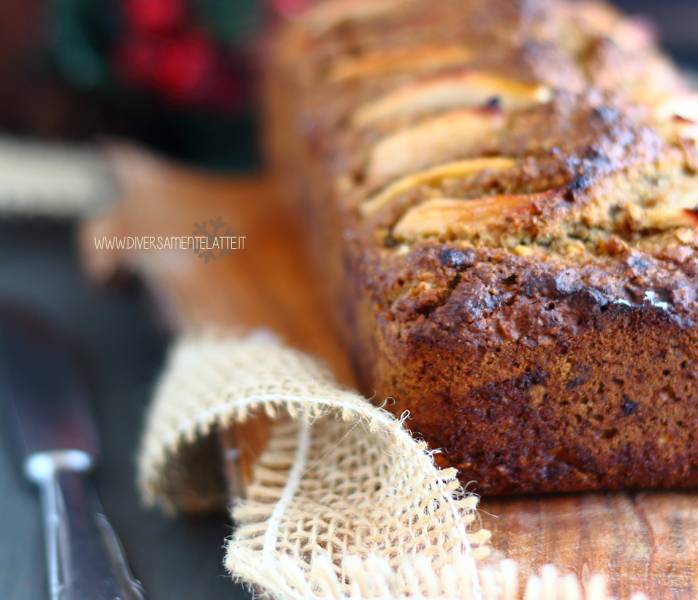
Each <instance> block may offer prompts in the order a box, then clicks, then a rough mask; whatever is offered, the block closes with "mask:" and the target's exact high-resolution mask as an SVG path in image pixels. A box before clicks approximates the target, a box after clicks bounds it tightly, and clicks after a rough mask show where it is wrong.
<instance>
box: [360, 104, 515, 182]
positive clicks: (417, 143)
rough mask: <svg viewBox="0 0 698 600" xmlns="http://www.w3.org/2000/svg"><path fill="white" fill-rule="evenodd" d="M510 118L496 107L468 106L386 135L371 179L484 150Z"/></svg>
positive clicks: (372, 163) (370, 164)
mask: <svg viewBox="0 0 698 600" xmlns="http://www.w3.org/2000/svg"><path fill="white" fill-rule="evenodd" d="M505 121H506V118H505V116H504V114H503V113H502V112H501V111H500V110H497V109H494V108H479V109H466V110H459V111H454V112H449V113H446V114H443V115H439V116H436V117H433V118H430V119H427V120H426V121H423V122H421V123H418V124H417V125H414V126H413V127H409V128H407V129H402V130H400V131H398V132H396V133H393V134H392V135H389V136H387V137H385V138H383V139H382V140H381V141H380V142H378V143H377V144H376V146H375V147H374V148H373V150H372V151H371V155H370V158H369V162H368V168H367V175H368V178H369V180H370V179H380V178H390V177H399V176H400V175H405V174H406V173H409V172H410V171H414V170H417V169H422V168H424V167H426V166H428V165H433V164H436V163H439V162H443V161H445V160H448V159H449V158H453V157H454V155H455V156H457V155H458V154H461V155H462V154H468V153H471V152H473V151H477V150H482V148H483V147H484V146H486V145H487V143H488V142H489V141H490V140H492V141H494V137H495V135H496V133H497V132H499V131H500V130H501V129H502V128H503V127H504V123H505Z"/></svg>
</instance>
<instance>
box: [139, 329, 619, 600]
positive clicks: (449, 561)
mask: <svg viewBox="0 0 698 600" xmlns="http://www.w3.org/2000/svg"><path fill="white" fill-rule="evenodd" d="M259 411H264V413H266V415H268V416H269V417H270V418H272V419H273V420H274V425H273V428H272V435H271V439H270V442H269V444H268V446H267V448H266V450H265V451H264V452H263V453H262V454H261V455H260V456H259V458H258V460H257V462H256V465H255V467H254V476H253V479H254V481H253V483H252V485H250V486H248V489H247V498H246V499H245V500H243V501H238V502H236V503H235V504H234V506H233V507H232V518H233V520H234V522H235V524H236V529H235V532H234V534H233V536H232V537H231V538H230V539H229V541H228V544H227V553H226V558H225V564H226V567H227V568H228V570H229V572H230V573H231V575H232V577H233V578H234V579H235V580H237V581H241V582H243V583H246V584H249V585H250V586H254V588H255V590H256V591H257V592H259V593H262V594H263V595H264V596H267V597H273V598H298V599H300V598H312V597H317V598H337V599H341V598H436V597H439V598H466V599H473V600H479V599H481V598H485V599H487V600H499V599H501V600H514V599H515V598H519V597H520V596H519V582H518V577H517V575H516V565H515V564H514V563H513V562H512V561H504V562H503V563H501V564H500V565H499V567H498V568H495V569H479V570H478V568H477V567H476V562H475V561H476V560H477V559H478V558H480V557H483V556H485V555H486V554H487V552H488V548H487V546H486V545H485V544H486V542H487V540H488V539H489V532H488V531H486V530H484V529H480V528H479V525H478V519H477V512H476V506H477V497H476V496H474V495H473V494H470V493H467V492H465V491H464V490H463V489H462V488H461V487H460V485H459V483H458V480H457V479H456V472H455V470H453V469H438V468H437V467H436V466H435V464H434V461H433V452H431V451H429V450H428V449H427V447H426V445H425V444H424V443H423V442H420V441H417V440H415V439H414V438H413V437H412V436H411V435H410V433H409V431H408V430H407V429H406V428H405V424H404V422H402V421H400V420H398V419H396V418H395V417H393V416H392V415H391V414H390V413H388V412H387V411H385V410H383V409H382V408H379V407H377V406H375V405H373V404H371V403H369V402H368V401H367V400H365V399H364V398H362V397H360V396H359V395H358V394H357V393H355V392H353V391H351V390H347V389H343V388H341V387H340V386H339V385H338V384H337V383H336V382H335V381H334V379H333V377H332V376H331V374H330V373H329V372H328V371H327V370H326V369H325V368H323V367H322V366H321V365H320V364H319V363H318V362H317V361H315V360H314V359H312V358H310V357H309V356H307V355H304V354H302V353H300V352H297V351H295V350H292V349H290V348H286V347H284V346H282V345H281V344H279V343H278V342H277V341H276V340H275V339H274V338H273V336H271V335H270V334H267V333H264V332H257V333H256V334H254V335H252V336H249V337H247V338H244V339H243V338H231V339H202V338H199V339H190V340H184V341H181V342H180V343H178V344H177V345H176V346H175V347H174V349H173V350H172V352H171V354H170V357H169V361H168V364H167V367H166V370H165V372H164V374H163V375H162V378H161V381H160V384H159V386H158V388H157V390H156V394H155V398H154V401H153V404H152V406H151V409H150V412H149V414H148V418H147V423H146V428H145V434H144V437H143V442H142V447H141V452H140V455H139V483H140V487H141V490H142V492H143V495H144V498H145V499H146V501H147V502H148V503H150V504H154V503H159V504H160V505H162V506H163V507H165V508H166V509H167V510H176V509H177V507H182V506H190V507H191V506H194V507H197V508H201V507H204V508H205V507H206V506H207V505H209V504H215V503H218V502H220V501H221V497H224V494H225V491H224V489H223V487H222V481H221V476H220V461H218V460H216V457H215V453H216V452H217V451H219V450H218V449H217V448H216V447H215V445H212V444H211V443H210V440H211V436H210V434H211V433H212V431H213V429H214V428H215V427H216V426H222V427H225V426H226V425H229V424H230V423H232V422H233V421H237V422H244V421H246V420H247V419H253V418H255V415H256V414H259ZM585 596H586V598H587V599H588V600H592V599H593V600H602V599H604V598H606V594H605V588H604V584H603V581H602V580H601V579H594V578H592V581H591V584H590V585H588V586H587V588H586V594H585ZM524 598H526V599H528V600H537V599H542V598H546V599H550V600H555V599H564V600H578V599H580V598H581V593H580V587H579V584H578V582H577V580H576V578H575V577H574V576H573V575H571V576H568V577H565V578H563V577H558V575H557V573H556V571H555V569H554V568H552V567H546V568H544V570H543V573H542V576H541V577H540V578H539V577H531V578H529V580H528V582H527V585H526V588H525V595H524Z"/></svg>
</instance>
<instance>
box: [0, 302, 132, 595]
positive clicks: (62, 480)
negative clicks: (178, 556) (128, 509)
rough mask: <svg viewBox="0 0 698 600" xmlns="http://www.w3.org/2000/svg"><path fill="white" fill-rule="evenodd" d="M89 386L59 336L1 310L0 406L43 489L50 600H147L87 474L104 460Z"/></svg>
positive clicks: (30, 318) (27, 468)
mask: <svg viewBox="0 0 698 600" xmlns="http://www.w3.org/2000/svg"><path fill="white" fill-rule="evenodd" d="M88 396H89V395H88V392H87V387H86V385H85V383H84V381H83V378H82V377H81V373H80V371H79V369H78V367H77V364H76V362H75V360H74V357H73V356H72V353H71V350H70V347H69V346H68V344H67V343H66V342H65V339H64V338H63V337H62V336H61V335H60V333H59V332H58V331H57V330H56V329H55V328H54V327H52V326H51V325H50V324H49V323H48V322H47V321H46V320H44V319H43V318H41V317H37V316H34V315H32V314H31V313H30V312H29V311H27V310H25V309H22V308H19V307H17V306H3V307H0V402H2V403H3V404H4V405H5V409H6V412H7V414H8V420H9V421H10V424H11V427H12V430H13V433H14V437H15V439H16V442H17V447H18V450H19V453H20V455H21V457H22V460H23V469H24V474H25V476H26V477H27V478H28V479H29V480H30V481H32V482H33V483H35V484H37V485H38V486H39V488H40V490H41V498H42V509H43V515H44V527H45V542H46V559H47V567H48V576H49V577H48V579H49V595H50V598H51V600H117V599H118V600H143V599H144V593H143V588H142V586H141V584H140V582H138V581H137V580H136V579H134V577H133V576H132V575H131V572H130V570H129V569H128V566H127V563H126V560H125V557H124V554H123V549H122V547H121V544H120V543H119V540H118V538H117V536H116V534H115V532H114V531H113V529H112V527H111V525H110V524H109V521H108V520H107V518H106V516H105V515H104V511H103V510H102V507H101V505H100V503H99V499H98V498H97V495H96V493H95V492H94V490H93V489H92V487H91V486H90V483H89V480H88V479H87V477H86V476H87V475H88V474H89V472H90V471H91V470H92V469H93V468H94V467H95V465H96V463H97V461H98V458H99V438H98V435H97V430H96V428H95V427H94V424H93V422H92V419H91V415H90V412H89V406H88Z"/></svg>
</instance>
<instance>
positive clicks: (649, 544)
mask: <svg viewBox="0 0 698 600" xmlns="http://www.w3.org/2000/svg"><path fill="white" fill-rule="evenodd" d="M110 155H111V161H112V164H113V167H114V170H115V173H116V176H117V179H118V180H119V182H120V185H121V191H122V201H121V202H120V204H119V205H118V206H117V208H116V209H115V210H114V211H113V212H111V213H109V214H106V215H103V216H101V217H99V218H94V219H92V220H90V221H88V222H85V223H83V224H82V226H81V228H80V232H79V242H80V248H81V253H82V256H83V258H84V261H85V265H86V267H87V268H88V270H89V272H90V273H91V274H92V275H93V276H94V277H95V278H96V279H97V280H99V281H103V282H105V281H108V280H110V279H112V278H114V277H117V276H118V274H119V273H120V272H123V271H131V272H135V273H137V274H138V275H139V276H140V277H141V278H142V279H143V281H144V282H145V283H146V284H147V286H148V287H149V288H150V290H151V291H152V293H153V294H154V296H155V297H156V299H157V301H158V306H159V307H160V311H161V313H162V314H163V315H164V316H165V319H166V321H167V322H168V324H169V326H171V327H172V328H173V329H175V330H177V331H180V332H186V331H188V330H201V329H205V328H211V327H214V328H218V329H220V328H223V329H231V330H242V331H247V330H251V329H254V328H256V327H268V328H270V329H271V330H273V331H274V332H276V333H277V334H278V335H280V336H281V338H282V339H283V340H284V341H285V342H286V343H288V344H290V345H293V346H295V347H297V348H300V349H302V350H304V351H306V352H308V353H311V354H313V355H315V356H318V357H320V358H322V359H324V360H325V361H326V362H327V363H328V364H329V365H330V367H331V368H332V370H333V371H334V372H335V375H336V376H337V378H338V379H339V380H340V381H341V382H342V383H345V384H347V385H352V383H353V381H354V379H353V375H352V371H351V368H350V365H349V361H348V358H347V356H346V355H345V353H344V351H343V349H342V347H341V345H340V343H339V341H338V339H337V338H336V337H335V335H334V334H333V331H332V329H331V327H330V325H329V319H328V317H327V315H326V314H325V311H324V310H323V306H322V304H321V302H320V300H319V299H320V297H321V294H320V293H318V289H317V285H318V284H317V282H316V281H315V280H314V279H313V277H312V274H311V272H310V270H309V269H308V267H307V265H306V264H305V262H304V261H303V258H302V252H301V243H300V240H299V236H298V228H297V227H296V225H297V224H296V222H295V219H294V215H293V214H292V213H291V212H290V211H289V209H288V207H287V206H286V205H285V204H284V203H283V202H279V201H278V194H277V193H276V190H274V189H273V186H272V184H271V183H270V182H269V181H268V180H267V179H265V178H264V177H217V176H213V175H207V174H204V173H199V172H194V171H191V170H188V169H186V168H184V167H180V166H177V165H173V164H170V163H167V162H165V161H162V160H160V159H156V158H154V157H152V156H150V155H148V154H146V153H144V152H141V151H138V150H135V149H133V148H129V147H119V148H113V149H112V150H111V152H110ZM219 216H220V217H222V219H223V221H224V222H226V223H228V224H229V225H231V226H232V227H233V230H236V231H238V232H239V235H241V236H242V235H244V236H245V249H244V250H240V251H237V252H235V251H234V252H232V256H227V257H225V258H224V259H222V260H216V261H209V262H208V263H205V261H204V260H202V258H201V257H200V256H198V255H196V254H194V253H193V252H185V251H181V250H170V251H167V250H159V251H155V250H106V249H97V248H96V247H95V238H97V239H101V238H102V237H103V236H107V237H108V238H111V237H113V236H116V237H120V238H123V237H129V236H130V237H138V236H154V237H157V236H189V235H191V234H192V232H193V231H194V228H195V224H197V223H198V224H200V223H202V222H203V221H204V220H209V219H212V220H215V219H216V218H217V217H219ZM249 427H250V426H249V425H246V426H242V427H240V426H238V428H236V429H235V430H234V431H232V432H228V433H226V434H225V435H224V436H223V438H224V442H225V443H226V444H227V445H228V446H231V445H232V444H233V443H237V444H238V445H239V446H240V447H241V448H242V451H243V457H242V459H241V463H240V468H241V470H242V473H241V475H242V479H243V482H244V480H245V479H246V476H247V475H248V469H249V463H250V461H251V460H252V459H253V456H254V454H255V453H257V452H258V451H259V448H260V447H261V446H263V444H264V440H265V435H266V432H265V430H264V428H263V427H262V429H261V430H256V431H253V430H250V429H249ZM233 440H236V441H235V442H234V441H233ZM481 520H482V525H483V526H484V527H486V528H487V529H490V530H491V531H492V540H491V547H492V553H491V555H490V557H489V558H488V559H486V561H485V562H486V563H488V564H494V563H496V562H498V561H499V560H501V559H502V558H505V557H508V558H512V559H514V560H516V561H517V562H518V563H519V567H520V571H521V573H522V574H523V575H525V576H527V575H529V574H532V573H537V572H538V571H539V569H540V567H541V566H542V565H544V564H553V565H555V566H556V567H557V568H558V570H559V571H560V572H561V573H563V574H565V573H575V574H576V575H577V576H578V577H579V578H580V579H581V581H582V582H583V583H585V582H586V581H588V579H589V577H590V575H591V574H595V573H604V574H605V575H606V576H607V578H608V581H609V587H610V591H611V593H612V594H613V595H614V596H616V597H618V598H627V597H629V596H630V594H631V593H633V592H636V591H643V592H645V593H646V594H647V595H648V596H649V597H650V598H652V599H653V600H664V599H667V600H668V599H670V598H671V599H682V598H686V599H689V598H693V597H694V596H695V597H698V493H692V492H680V493H679V492H636V493H607V494H578V495H560V496H550V495H548V496H531V497H511V498H497V497H492V498H483V499H482V503H481ZM694 590H695V592H694Z"/></svg>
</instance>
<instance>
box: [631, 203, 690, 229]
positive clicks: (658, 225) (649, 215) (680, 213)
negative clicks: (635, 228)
mask: <svg viewBox="0 0 698 600" xmlns="http://www.w3.org/2000/svg"><path fill="white" fill-rule="evenodd" d="M637 223H638V225H640V227H641V228H642V229H660V230H664V229H672V228H674V227H696V226H698V209H695V208H651V209H648V210H644V211H643V212H642V214H641V216H640V218H639V219H638V220H637Z"/></svg>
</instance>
